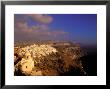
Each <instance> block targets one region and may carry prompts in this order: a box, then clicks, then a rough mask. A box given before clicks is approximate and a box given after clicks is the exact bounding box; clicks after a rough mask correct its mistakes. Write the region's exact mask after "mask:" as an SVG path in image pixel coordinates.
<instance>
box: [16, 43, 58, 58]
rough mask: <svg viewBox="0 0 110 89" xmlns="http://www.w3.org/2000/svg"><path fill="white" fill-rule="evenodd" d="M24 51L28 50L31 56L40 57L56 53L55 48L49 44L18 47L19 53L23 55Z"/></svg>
mask: <svg viewBox="0 0 110 89" xmlns="http://www.w3.org/2000/svg"><path fill="white" fill-rule="evenodd" d="M26 52H29V53H30V54H31V56H32V57H33V58H35V57H37V58H41V57H42V56H47V55H49V54H51V53H56V52H57V50H56V49H55V48H54V47H52V46H50V45H36V44H34V45H30V46H26V47H23V48H20V50H19V53H18V54H19V55H20V56H24V55H25V54H26Z"/></svg>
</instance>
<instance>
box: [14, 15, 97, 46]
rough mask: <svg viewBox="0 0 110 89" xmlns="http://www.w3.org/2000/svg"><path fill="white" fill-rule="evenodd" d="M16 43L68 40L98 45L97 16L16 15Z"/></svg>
mask: <svg viewBox="0 0 110 89" xmlns="http://www.w3.org/2000/svg"><path fill="white" fill-rule="evenodd" d="M14 31H15V32H14V39H15V41H37V40H41V41H43V40H66V41H72V42H75V43H80V44H84V45H94V44H97V15H96V14H15V15H14Z"/></svg>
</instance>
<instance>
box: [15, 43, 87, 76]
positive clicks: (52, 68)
mask: <svg viewBox="0 0 110 89" xmlns="http://www.w3.org/2000/svg"><path fill="white" fill-rule="evenodd" d="M84 55H86V53H85V52H84V50H82V49H81V48H80V46H77V45H73V44H70V43H60V42H59V43H54V44H32V45H27V46H16V47H14V68H15V69H14V75H15V76H23V75H24V76H61V75H65V73H68V72H70V71H74V73H75V72H78V73H79V75H86V72H85V71H84V69H83V65H82V60H81V59H80V58H81V57H83V56H84Z"/></svg>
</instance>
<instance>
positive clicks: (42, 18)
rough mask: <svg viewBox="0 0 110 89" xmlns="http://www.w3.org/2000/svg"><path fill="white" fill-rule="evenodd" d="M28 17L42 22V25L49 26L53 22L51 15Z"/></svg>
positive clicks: (31, 15)
mask: <svg viewBox="0 0 110 89" xmlns="http://www.w3.org/2000/svg"><path fill="white" fill-rule="evenodd" d="M27 16H28V17H30V18H31V19H33V20H35V21H37V22H40V23H45V24H49V23H51V22H52V20H53V18H52V17H51V16H49V15H42V14H27Z"/></svg>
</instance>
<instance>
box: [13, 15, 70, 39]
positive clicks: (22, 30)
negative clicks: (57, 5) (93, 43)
mask: <svg viewBox="0 0 110 89" xmlns="http://www.w3.org/2000/svg"><path fill="white" fill-rule="evenodd" d="M29 16H30V15H29ZM31 17H33V19H34V18H36V20H37V21H41V22H43V23H42V24H36V25H32V26H29V25H28V18H26V17H25V16H24V17H23V16H21V17H19V16H18V17H16V16H15V22H14V29H15V40H23V39H24V40H28V39H30V40H40V39H54V38H57V37H61V36H66V35H67V34H68V33H67V32H65V31H63V30H55V29H50V28H49V25H47V24H44V23H47V22H48V23H50V22H51V21H52V20H50V21H49V19H50V17H48V16H47V15H46V16H43V15H41V16H37V15H34V16H33V15H31ZM38 17H39V18H38ZM47 17H48V20H47V19H46V20H43V19H45V18H47ZM41 19H42V20H41Z"/></svg>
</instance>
